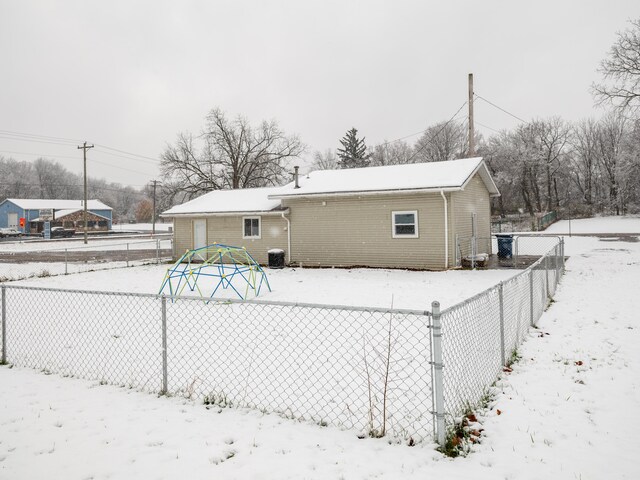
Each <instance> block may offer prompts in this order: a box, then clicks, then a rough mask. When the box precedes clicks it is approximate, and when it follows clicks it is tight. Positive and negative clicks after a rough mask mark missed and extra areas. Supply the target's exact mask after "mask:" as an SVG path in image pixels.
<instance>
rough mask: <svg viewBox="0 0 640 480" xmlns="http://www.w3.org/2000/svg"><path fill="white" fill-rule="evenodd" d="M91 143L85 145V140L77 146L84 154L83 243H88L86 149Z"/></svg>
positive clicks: (91, 146) (90, 146)
mask: <svg viewBox="0 0 640 480" xmlns="http://www.w3.org/2000/svg"><path fill="white" fill-rule="evenodd" d="M93 147H94V146H93V145H87V142H84V144H83V145H82V146H81V147H78V150H79V149H82V153H83V154H84V211H83V212H82V220H83V223H84V243H85V244H86V243H88V242H87V150H88V149H90V148H93Z"/></svg>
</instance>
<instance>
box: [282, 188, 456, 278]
mask: <svg viewBox="0 0 640 480" xmlns="http://www.w3.org/2000/svg"><path fill="white" fill-rule="evenodd" d="M283 206H285V207H289V208H290V210H291V214H290V219H291V225H292V226H291V253H292V261H293V262H294V263H300V264H302V265H303V266H305V265H308V266H336V267H338V266H342V267H347V266H369V267H399V268H420V269H422V268H426V269H443V268H444V250H445V248H444V244H445V242H444V202H443V199H442V197H441V196H440V194H439V193H428V194H398V195H391V194H386V195H361V196H352V197H330V196H327V197H318V198H313V199H286V200H284V204H283ZM406 210H416V211H417V212H418V232H419V237H418V238H393V236H392V212H394V211H406ZM451 238H452V237H451V235H450V239H451ZM450 245H451V244H450Z"/></svg>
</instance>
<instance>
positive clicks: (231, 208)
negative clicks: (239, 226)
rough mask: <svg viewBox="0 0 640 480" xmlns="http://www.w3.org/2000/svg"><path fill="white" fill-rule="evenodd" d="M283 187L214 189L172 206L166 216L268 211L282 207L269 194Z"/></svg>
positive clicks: (164, 213) (165, 213)
mask: <svg viewBox="0 0 640 480" xmlns="http://www.w3.org/2000/svg"><path fill="white" fill-rule="evenodd" d="M281 188H283V187H265V188H243V189H237V190H214V191H213V192H209V193H206V194H204V195H202V196H201V197H198V198H194V199H193V200H190V201H188V202H186V203H183V204H182V205H176V206H175V207H172V208H170V209H169V210H167V211H166V212H163V213H162V215H163V216H166V217H171V216H176V215H177V216H180V215H192V214H202V213H214V214H215V213H266V212H269V211H271V210H274V209H277V208H278V207H280V200H270V199H269V195H271V194H275V193H276V192H279V191H280V189H281Z"/></svg>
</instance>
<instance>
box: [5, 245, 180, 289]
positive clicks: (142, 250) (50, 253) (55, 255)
mask: <svg viewBox="0 0 640 480" xmlns="http://www.w3.org/2000/svg"><path fill="white" fill-rule="evenodd" d="M172 244H173V240H172V239H171V238H156V239H151V240H132V241H128V242H117V241H116V242H114V241H113V240H111V241H104V240H103V241H99V240H96V241H92V243H91V244H90V245H87V246H71V247H66V248H47V247H43V248H35V247H33V248H29V247H30V245H29V244H20V243H16V244H10V243H6V244H2V245H0V247H2V249H1V250H0V282H5V281H12V280H22V279H25V278H31V277H50V276H55V275H67V274H70V273H80V272H89V271H94V270H108V269H112V268H124V267H129V266H138V265H147V264H152V263H160V262H164V261H167V260H171V259H172V257H173V249H172Z"/></svg>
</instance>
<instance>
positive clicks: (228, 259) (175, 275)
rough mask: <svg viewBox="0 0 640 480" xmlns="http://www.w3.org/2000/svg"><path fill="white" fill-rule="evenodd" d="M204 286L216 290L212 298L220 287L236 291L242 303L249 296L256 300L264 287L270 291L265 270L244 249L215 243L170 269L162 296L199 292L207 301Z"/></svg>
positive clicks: (186, 255)
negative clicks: (185, 290) (203, 291)
mask: <svg viewBox="0 0 640 480" xmlns="http://www.w3.org/2000/svg"><path fill="white" fill-rule="evenodd" d="M198 282H200V285H198ZM202 282H206V284H207V287H209V286H211V285H212V286H213V292H212V293H211V295H209V298H214V296H215V294H216V293H217V292H218V291H219V290H220V287H222V289H223V290H227V289H231V290H233V291H234V292H235V293H236V294H237V295H238V297H240V298H241V299H243V300H246V299H247V298H249V295H250V294H253V296H255V297H257V296H258V295H260V290H261V289H262V288H263V287H264V286H266V287H267V288H268V289H269V291H271V287H270V286H269V280H268V279H267V274H266V273H265V271H264V269H263V268H262V267H261V266H260V264H259V263H258V262H256V261H255V259H254V258H253V257H252V256H251V254H250V253H249V252H247V250H246V249H245V248H244V247H233V246H230V245H222V244H220V243H214V244H212V245H207V246H206V247H201V248H196V249H194V250H187V251H186V252H185V254H184V255H182V257H180V259H179V260H178V261H177V262H176V263H174V264H173V265H172V266H171V267H169V268H168V269H167V273H166V274H165V276H164V280H163V281H162V286H161V287H160V293H165V294H169V295H171V296H172V297H178V296H180V295H182V292H183V291H184V289H185V288H189V291H190V292H193V291H197V292H198V294H199V295H200V296H201V297H204V296H205V295H203V294H202V290H201V289H200V287H201V286H202V287H203V290H205V291H207V292H208V291H209V289H208V288H206V289H205V286H204V285H202ZM243 292H244V293H243Z"/></svg>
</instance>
